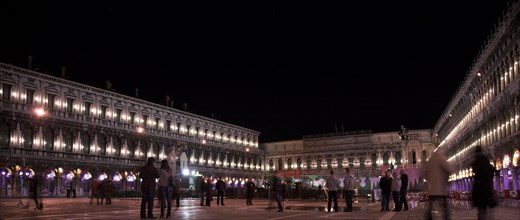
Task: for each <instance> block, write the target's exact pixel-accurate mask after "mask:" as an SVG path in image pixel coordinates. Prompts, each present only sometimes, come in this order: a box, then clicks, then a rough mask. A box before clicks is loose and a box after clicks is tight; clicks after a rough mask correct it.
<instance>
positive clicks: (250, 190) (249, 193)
mask: <svg viewBox="0 0 520 220" xmlns="http://www.w3.org/2000/svg"><path fill="white" fill-rule="evenodd" d="M255 186H256V184H255V183H254V182H253V179H249V180H248V181H247V183H246V205H253V195H254V193H255Z"/></svg>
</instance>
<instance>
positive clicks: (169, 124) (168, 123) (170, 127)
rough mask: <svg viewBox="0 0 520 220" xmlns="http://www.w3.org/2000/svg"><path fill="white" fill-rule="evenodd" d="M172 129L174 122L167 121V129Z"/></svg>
mask: <svg viewBox="0 0 520 220" xmlns="http://www.w3.org/2000/svg"><path fill="white" fill-rule="evenodd" d="M171 130H172V122H171V121H166V131H171Z"/></svg>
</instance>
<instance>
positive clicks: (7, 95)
mask: <svg viewBox="0 0 520 220" xmlns="http://www.w3.org/2000/svg"><path fill="white" fill-rule="evenodd" d="M2 100H6V101H10V100H11V85H9V84H5V83H4V84H3V85H2Z"/></svg>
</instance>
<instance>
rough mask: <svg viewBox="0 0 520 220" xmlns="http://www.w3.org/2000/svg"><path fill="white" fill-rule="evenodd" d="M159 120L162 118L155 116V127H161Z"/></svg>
mask: <svg viewBox="0 0 520 220" xmlns="http://www.w3.org/2000/svg"><path fill="white" fill-rule="evenodd" d="M159 120H161V119H160V118H155V129H159Z"/></svg>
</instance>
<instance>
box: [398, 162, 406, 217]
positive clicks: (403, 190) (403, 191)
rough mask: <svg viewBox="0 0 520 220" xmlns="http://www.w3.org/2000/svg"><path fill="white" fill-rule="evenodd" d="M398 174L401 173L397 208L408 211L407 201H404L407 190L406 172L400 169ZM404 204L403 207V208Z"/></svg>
mask: <svg viewBox="0 0 520 220" xmlns="http://www.w3.org/2000/svg"><path fill="white" fill-rule="evenodd" d="M399 174H401V191H400V192H399V193H400V194H401V196H400V197H401V198H400V199H399V201H400V203H401V204H399V210H404V211H408V201H406V194H407V192H408V174H406V172H405V171H404V169H402V170H401V171H400V172H399ZM403 205H404V209H402V208H403Z"/></svg>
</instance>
